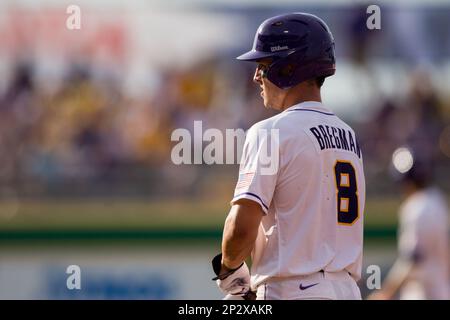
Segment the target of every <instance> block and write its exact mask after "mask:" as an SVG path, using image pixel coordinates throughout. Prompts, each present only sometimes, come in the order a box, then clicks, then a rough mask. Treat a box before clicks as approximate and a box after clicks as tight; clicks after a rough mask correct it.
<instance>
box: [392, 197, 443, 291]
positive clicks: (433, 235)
mask: <svg viewBox="0 0 450 320" xmlns="http://www.w3.org/2000/svg"><path fill="white" fill-rule="evenodd" d="M447 215H448V209H447V205H446V203H445V200H444V198H443V196H442V195H441V194H440V192H439V191H438V190H437V189H435V188H428V189H425V190H422V191H419V192H416V193H414V194H412V195H411V196H410V197H409V198H408V199H407V200H406V201H405V202H404V203H403V204H402V206H401V208H400V220H399V222H400V223H399V242H398V246H399V252H400V256H402V257H403V258H406V259H411V260H413V261H415V262H416V263H417V264H416V268H415V270H414V272H413V275H412V276H411V277H410V278H409V280H407V282H406V283H405V284H404V286H403V288H402V290H401V295H400V298H401V299H449V298H450V297H449V260H448V259H449V245H448V218H447Z"/></svg>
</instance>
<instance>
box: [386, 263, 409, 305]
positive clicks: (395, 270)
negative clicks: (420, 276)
mask: <svg viewBox="0 0 450 320" xmlns="http://www.w3.org/2000/svg"><path fill="white" fill-rule="evenodd" d="M412 269H413V263H411V262H409V261H405V260H402V259H398V260H397V261H396V262H395V263H394V266H393V267H392V268H391V270H390V271H389V273H388V275H387V276H386V279H385V281H384V282H383V284H382V290H383V293H384V294H385V296H387V298H388V299H391V298H392V297H393V296H394V294H395V293H396V292H397V291H398V289H399V288H400V287H401V286H402V285H403V283H404V282H405V280H406V279H408V277H409V275H410V273H411V271H412Z"/></svg>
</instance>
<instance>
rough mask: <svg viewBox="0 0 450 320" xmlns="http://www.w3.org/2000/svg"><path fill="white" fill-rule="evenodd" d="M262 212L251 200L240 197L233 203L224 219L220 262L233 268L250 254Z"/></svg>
mask: <svg viewBox="0 0 450 320" xmlns="http://www.w3.org/2000/svg"><path fill="white" fill-rule="evenodd" d="M262 216H263V212H262V211H261V207H260V206H259V205H258V204H256V203H255V202H253V201H250V200H245V199H242V200H240V201H239V202H238V203H237V204H235V205H233V207H232V208H231V210H230V213H229V214H228V216H227V219H226V220H225V226H224V230H223V240H222V264H223V265H224V267H226V268H228V269H234V268H237V267H239V265H240V264H241V263H242V262H243V261H244V260H245V259H246V258H247V257H248V256H249V255H250V253H251V251H252V250H253V247H254V245H255V241H256V237H257V235H258V228H259V224H260V223H261V218H262Z"/></svg>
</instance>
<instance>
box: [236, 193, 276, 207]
mask: <svg viewBox="0 0 450 320" xmlns="http://www.w3.org/2000/svg"><path fill="white" fill-rule="evenodd" d="M243 194H248V195H250V196H253V197H255V198H257V199H258V200H259V201H261V204H262V205H263V206H264V208H266V210H269V208H268V207H267V206H266V205H265V204H264V201H262V199H261V198H260V197H258V196H257V195H256V194H254V193H251V192H242V193H240V194H238V195H236V196H235V197H234V198H233V199H235V198H237V197H239V196H242V195H243Z"/></svg>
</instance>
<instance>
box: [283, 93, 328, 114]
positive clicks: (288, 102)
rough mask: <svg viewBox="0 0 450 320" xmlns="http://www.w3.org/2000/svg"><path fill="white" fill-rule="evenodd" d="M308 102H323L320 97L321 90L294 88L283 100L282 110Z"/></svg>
mask: <svg viewBox="0 0 450 320" xmlns="http://www.w3.org/2000/svg"><path fill="white" fill-rule="evenodd" d="M306 101H317V102H322V97H321V95H320V89H318V88H314V89H311V88H307V89H305V88H295V87H294V88H292V89H291V90H289V91H288V92H287V94H286V96H285V98H284V100H283V107H282V110H281V111H283V110H285V109H287V108H289V107H292V106H294V105H296V104H299V103H302V102H306Z"/></svg>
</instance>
